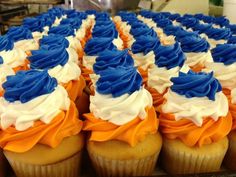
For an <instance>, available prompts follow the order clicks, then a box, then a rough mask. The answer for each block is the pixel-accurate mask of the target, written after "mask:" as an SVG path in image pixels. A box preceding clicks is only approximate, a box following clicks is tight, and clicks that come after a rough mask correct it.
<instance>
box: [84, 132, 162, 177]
mask: <svg viewBox="0 0 236 177" xmlns="http://www.w3.org/2000/svg"><path fill="white" fill-rule="evenodd" d="M161 145H162V139H161V136H160V134H159V133H157V134H154V135H148V136H147V137H146V138H145V139H144V141H142V142H140V143H138V144H137V145H136V146H135V147H131V146H130V145H128V144H127V143H124V142H121V141H116V140H111V141H107V142H93V141H89V142H88V146H87V148H88V152H89V156H90V159H91V161H92V164H93V166H94V168H95V170H96V172H97V174H98V175H99V176H103V177H106V176H109V177H111V176H148V175H151V174H152V172H153V170H154V168H155V165H156V161H157V158H158V155H159V152H160V149H161Z"/></svg>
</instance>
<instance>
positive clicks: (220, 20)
mask: <svg viewBox="0 0 236 177" xmlns="http://www.w3.org/2000/svg"><path fill="white" fill-rule="evenodd" d="M213 22H214V23H215V24H217V25H220V27H224V26H228V25H229V20H228V19H227V18H226V17H224V16H222V17H216V18H214V21H213Z"/></svg>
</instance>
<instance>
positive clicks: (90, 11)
mask: <svg viewBox="0 0 236 177" xmlns="http://www.w3.org/2000/svg"><path fill="white" fill-rule="evenodd" d="M85 13H86V14H89V15H93V14H96V13H97V11H96V10H86V11H85Z"/></svg>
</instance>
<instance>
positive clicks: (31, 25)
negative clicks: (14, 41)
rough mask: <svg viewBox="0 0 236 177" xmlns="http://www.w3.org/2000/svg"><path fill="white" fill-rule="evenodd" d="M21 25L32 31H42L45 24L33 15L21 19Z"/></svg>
mask: <svg viewBox="0 0 236 177" xmlns="http://www.w3.org/2000/svg"><path fill="white" fill-rule="evenodd" d="M23 26H25V27H26V28H28V29H30V31H32V32H36V31H38V32H43V30H44V27H45V24H44V22H43V21H42V20H39V19H38V18H35V17H28V18H25V19H24V20H23Z"/></svg>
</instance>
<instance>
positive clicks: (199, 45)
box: [178, 35, 210, 53]
mask: <svg viewBox="0 0 236 177" xmlns="http://www.w3.org/2000/svg"><path fill="white" fill-rule="evenodd" d="M178 41H179V42H180V43H181V48H182V50H183V51H184V52H186V53H189V52H196V53H199V52H207V51H208V50H209V48H210V45H209V43H208V42H207V41H206V40H205V39H204V38H202V37H200V36H196V35H189V36H185V37H182V38H179V39H178Z"/></svg>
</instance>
